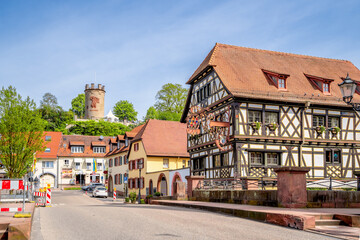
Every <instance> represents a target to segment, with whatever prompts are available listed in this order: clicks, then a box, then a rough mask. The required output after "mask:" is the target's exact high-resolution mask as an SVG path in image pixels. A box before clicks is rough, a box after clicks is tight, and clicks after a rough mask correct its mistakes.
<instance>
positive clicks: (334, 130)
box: [329, 127, 340, 136]
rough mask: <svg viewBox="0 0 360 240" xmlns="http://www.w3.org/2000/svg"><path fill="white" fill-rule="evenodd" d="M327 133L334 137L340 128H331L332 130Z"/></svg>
mask: <svg viewBox="0 0 360 240" xmlns="http://www.w3.org/2000/svg"><path fill="white" fill-rule="evenodd" d="M329 131H330V132H331V133H332V135H333V136H335V135H337V134H338V133H339V132H340V128H339V127H333V128H330V129H329Z"/></svg>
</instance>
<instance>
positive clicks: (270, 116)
mask: <svg viewBox="0 0 360 240" xmlns="http://www.w3.org/2000/svg"><path fill="white" fill-rule="evenodd" d="M278 119H279V113H277V112H265V124H270V123H278Z"/></svg>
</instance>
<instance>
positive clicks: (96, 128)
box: [65, 120, 130, 136]
mask: <svg viewBox="0 0 360 240" xmlns="http://www.w3.org/2000/svg"><path fill="white" fill-rule="evenodd" d="M71 125H72V126H71V127H70V128H69V129H68V131H67V132H65V133H66V134H79V135H90V136H100V135H102V136H117V135H123V134H125V132H128V131H130V128H129V127H127V126H125V125H124V124H121V123H112V122H106V121H104V120H100V121H94V120H89V121H77V122H72V124H71Z"/></svg>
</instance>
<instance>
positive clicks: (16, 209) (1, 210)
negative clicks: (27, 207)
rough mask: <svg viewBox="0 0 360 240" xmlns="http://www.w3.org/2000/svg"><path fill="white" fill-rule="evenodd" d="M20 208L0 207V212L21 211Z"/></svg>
mask: <svg viewBox="0 0 360 240" xmlns="http://www.w3.org/2000/svg"><path fill="white" fill-rule="evenodd" d="M21 211H22V208H0V212H21Z"/></svg>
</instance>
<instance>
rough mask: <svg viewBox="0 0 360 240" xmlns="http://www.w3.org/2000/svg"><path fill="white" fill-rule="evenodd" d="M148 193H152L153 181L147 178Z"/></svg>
mask: <svg viewBox="0 0 360 240" xmlns="http://www.w3.org/2000/svg"><path fill="white" fill-rule="evenodd" d="M149 194H151V195H153V194H154V186H153V181H152V180H151V179H150V180H149Z"/></svg>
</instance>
